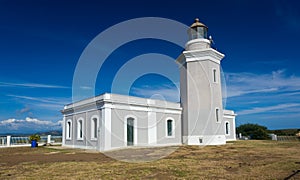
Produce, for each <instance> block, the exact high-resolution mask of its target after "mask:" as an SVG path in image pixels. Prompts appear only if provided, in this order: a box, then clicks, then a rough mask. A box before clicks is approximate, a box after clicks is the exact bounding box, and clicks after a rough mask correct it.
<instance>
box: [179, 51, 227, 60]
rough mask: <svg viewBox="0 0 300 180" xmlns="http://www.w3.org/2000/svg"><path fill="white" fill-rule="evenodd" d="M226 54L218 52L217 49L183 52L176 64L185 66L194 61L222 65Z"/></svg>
mask: <svg viewBox="0 0 300 180" xmlns="http://www.w3.org/2000/svg"><path fill="white" fill-rule="evenodd" d="M224 56H225V55H224V54H222V53H220V52H218V51H217V50H215V49H212V48H207V49H200V50H191V51H183V52H182V54H181V55H180V56H179V57H178V58H177V60H176V62H177V63H179V64H185V63H187V62H193V61H212V62H214V63H217V64H220V62H221V60H222V59H223V58H224Z"/></svg>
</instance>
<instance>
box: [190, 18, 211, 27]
mask: <svg viewBox="0 0 300 180" xmlns="http://www.w3.org/2000/svg"><path fill="white" fill-rule="evenodd" d="M196 27H206V28H208V27H207V26H206V25H205V24H203V23H201V22H200V20H199V18H196V19H195V22H194V23H193V24H192V25H191V26H190V28H196Z"/></svg>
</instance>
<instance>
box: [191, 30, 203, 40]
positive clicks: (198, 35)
mask: <svg viewBox="0 0 300 180" xmlns="http://www.w3.org/2000/svg"><path fill="white" fill-rule="evenodd" d="M189 38H190V40H193V39H207V28H206V27H193V28H191V29H190V32H189Z"/></svg>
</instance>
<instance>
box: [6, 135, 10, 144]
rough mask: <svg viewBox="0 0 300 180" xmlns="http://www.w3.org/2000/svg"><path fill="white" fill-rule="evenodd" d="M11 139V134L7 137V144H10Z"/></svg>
mask: <svg viewBox="0 0 300 180" xmlns="http://www.w3.org/2000/svg"><path fill="white" fill-rule="evenodd" d="M10 139H11V136H7V137H6V146H10Z"/></svg>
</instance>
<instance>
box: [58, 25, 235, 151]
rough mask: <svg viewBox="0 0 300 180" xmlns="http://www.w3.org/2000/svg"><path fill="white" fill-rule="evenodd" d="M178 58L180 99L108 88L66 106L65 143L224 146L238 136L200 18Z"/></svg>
mask: <svg viewBox="0 0 300 180" xmlns="http://www.w3.org/2000/svg"><path fill="white" fill-rule="evenodd" d="M188 34H189V38H190V40H189V41H188V42H187V44H186V48H185V51H183V52H182V54H181V55H180V56H179V57H178V59H177V63H178V64H179V69H180V93H181V94H180V103H173V102H166V101H161V100H153V99H146V98H139V97H132V96H124V95H117V94H109V93H105V94H103V95H100V96H96V97H92V98H90V99H85V100H82V101H79V102H75V103H73V104H69V105H66V106H65V107H64V109H63V110H62V113H63V116H64V120H63V146H67V147H74V148H85V149H96V150H99V151H107V150H112V149H117V148H125V147H127V146H143V147H145V146H146V147H147V146H168V145H181V144H187V145H220V144H225V143H226V141H228V140H235V139H236V137H235V116H236V115H235V114H234V112H233V111H229V110H224V109H223V105H222V90H221V79H220V62H221V60H222V58H223V57H224V55H223V54H222V53H220V52H218V51H216V50H215V49H213V48H211V41H210V40H209V39H208V38H207V27H206V26H205V25H204V24H202V23H200V22H199V20H198V19H196V20H195V23H193V24H192V25H191V27H190V29H189V30H188Z"/></svg>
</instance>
